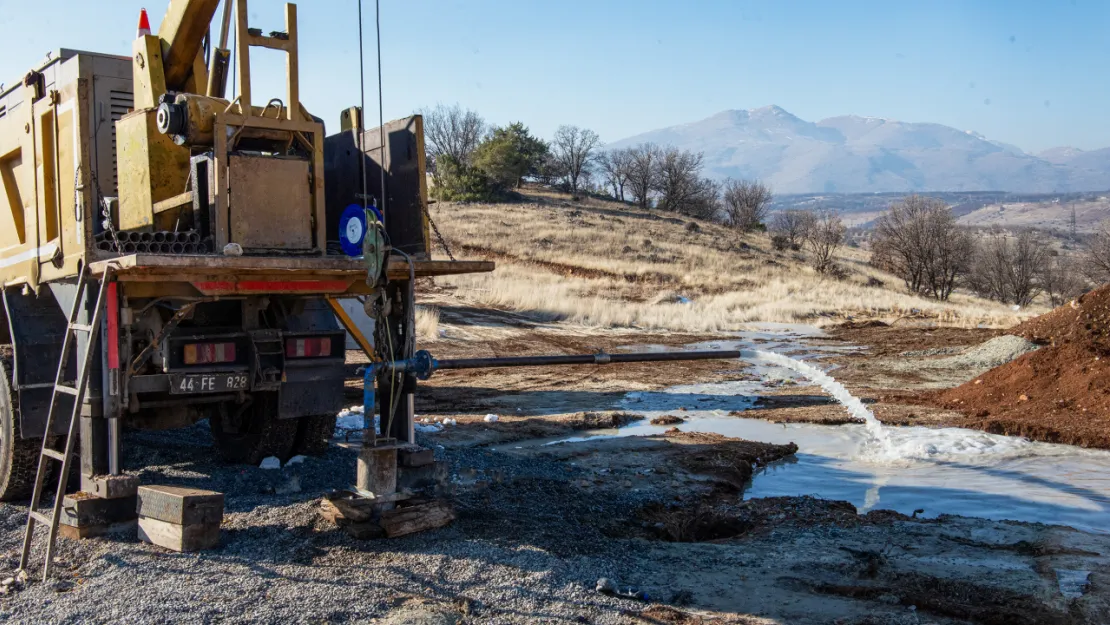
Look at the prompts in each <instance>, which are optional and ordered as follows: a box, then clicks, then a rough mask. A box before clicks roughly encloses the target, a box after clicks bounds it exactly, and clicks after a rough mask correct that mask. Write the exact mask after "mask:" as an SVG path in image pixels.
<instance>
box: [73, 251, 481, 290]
mask: <svg viewBox="0 0 1110 625" xmlns="http://www.w3.org/2000/svg"><path fill="white" fill-rule="evenodd" d="M109 265H112V266H114V274H115V276H116V279H117V280H118V281H119V282H124V283H135V284H132V285H129V286H131V287H132V288H131V289H129V290H133V291H143V292H149V293H150V294H151V295H156V294H157V293H158V292H159V291H166V292H167V294H169V292H174V293H176V292H180V291H181V290H182V289H186V290H189V291H197V292H199V293H200V294H202V295H209V296H211V295H254V294H264V293H303V294H322V295H335V296H343V295H362V294H366V293H368V292H369V288H368V287H367V285H366V267H365V265H363V263H362V261H361V260H358V259H354V258H345V257H320V256H212V255H164V254H131V255H127V256H120V257H118V258H112V259H110V260H102V261H97V262H95V263H92V264H91V265H90V266H89V269H90V271H91V273H92V274H93V275H94V276H100V275H103V273H104V271H105V269H106V268H107V267H108V266H109ZM413 269H414V270H415V274H416V277H417V278H427V277H432V276H448V275H457V274H464V273H483V272H488V271H493V269H494V263H493V262H491V261H482V260H459V261H449V260H415V261H413ZM387 271H388V275H389V278H390V279H391V280H407V279H408V277H409V265H408V262H407V261H406V260H405V259H403V258H400V257H397V256H394V257H391V258H390V259H389V265H388V267H387ZM144 283H145V284H144Z"/></svg>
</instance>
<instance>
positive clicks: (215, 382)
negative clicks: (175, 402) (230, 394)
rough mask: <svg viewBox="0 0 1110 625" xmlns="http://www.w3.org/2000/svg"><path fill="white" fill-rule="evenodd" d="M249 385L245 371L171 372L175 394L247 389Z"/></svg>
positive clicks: (171, 387)
mask: <svg viewBox="0 0 1110 625" xmlns="http://www.w3.org/2000/svg"><path fill="white" fill-rule="evenodd" d="M248 386H249V385H248V379H247V374H245V373H175V374H170V393H173V394H175V395H187V394H194V393H222V392H226V391H245V390H247V387H248Z"/></svg>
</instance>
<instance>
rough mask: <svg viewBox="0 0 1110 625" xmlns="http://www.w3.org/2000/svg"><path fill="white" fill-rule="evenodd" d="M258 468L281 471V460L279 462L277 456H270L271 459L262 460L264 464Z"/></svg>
mask: <svg viewBox="0 0 1110 625" xmlns="http://www.w3.org/2000/svg"><path fill="white" fill-rule="evenodd" d="M258 468H259V469H280V468H281V460H279V459H278V457H277V456H270V457H269V458H263V459H262V464H259V465H258Z"/></svg>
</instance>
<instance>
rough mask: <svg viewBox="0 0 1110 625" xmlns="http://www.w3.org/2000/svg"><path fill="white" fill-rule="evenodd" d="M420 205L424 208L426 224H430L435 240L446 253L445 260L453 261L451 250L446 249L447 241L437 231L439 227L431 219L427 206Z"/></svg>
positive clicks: (453, 256)
mask: <svg viewBox="0 0 1110 625" xmlns="http://www.w3.org/2000/svg"><path fill="white" fill-rule="evenodd" d="M422 205H423V207H424V215H425V216H427V218H428V223H430V224H432V231H433V232H435V234H436V239H438V240H439V244H440V245H441V246H442V247H443V251H444V252H447V258H450V259H451V260H452V261H453V260H455V255H454V254H452V253H451V248H449V247H447V239H444V238H443V234H441V233H440V231H439V226H437V225H436V222H435V220H433V219H432V213H431V212H429V211H428V205H427V204H423V203H422Z"/></svg>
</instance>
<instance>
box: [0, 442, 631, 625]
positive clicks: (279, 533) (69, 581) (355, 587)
mask: <svg viewBox="0 0 1110 625" xmlns="http://www.w3.org/2000/svg"><path fill="white" fill-rule="evenodd" d="M124 449H125V450H126V455H125V460H124V466H125V467H126V466H135V465H136V464H138V463H137V462H136V461H137V459H138V458H140V457H141V458H142V459H143V461H144V462H146V463H149V466H147V467H146V468H145V469H143V470H141V471H140V472H138V474H139V476H140V479H141V480H142V483H144V484H177V485H188V486H193V487H197V488H206V489H211V490H217V491H221V492H224V493H226V494H227V497H226V513H225V520H224V526H223V541H222V545H221V548H220V549H218V550H216V551H211V552H206V553H199V554H177V553H169V552H167V551H165V550H162V549H159V548H156V547H152V546H150V545H145V544H141V543H138V542H135V541H134V539H133V537H132V538H127V539H124V538H119V539H116V540H85V541H70V540H64V539H63V540H59V543H58V546H59V548H58V553H57V558H56V560H55V563H56V569H55V571H56V573H55V575H54V579H53V580H52V581H51V582H50V583H47V584H42V583H34V584H32V585H31V586H30V587H29V588H27V589H26V590H23V591H22V592H19V593H17V594H14V595H9V596H6V597H0V621H3V622H9V623H47V622H50V623H55V622H82V623H108V622H121V621H131V622H137V621H141V622H159V621H170V620H172V621H175V622H187V623H208V622H262V623H301V622H320V621H328V622H358V621H363V620H366V619H370V618H374V617H382V616H385V615H387V614H388V613H390V612H391V611H395V610H397V609H402V608H403V609H404V610H405V611H407V612H412V611H413V610H414V609H416V610H418V611H423V612H429V613H439V612H443V613H444V614H446V615H447V616H443V615H442V614H441V616H442V618H448V617H451V618H455V617H458V616H460V615H461V614H463V613H469V614H471V615H472V616H474V617H476V618H479V619H480V620H481V622H536V620H535V618H536V617H542V619H547V620H553V621H570V622H573V621H575V619H577V618H579V617H582V618H587V619H588V620H589V622H595V623H617V622H627V621H626V620H624V619H623V617H621V616H620V612H621V611H622V610H625V609H631V608H642V607H643V604H642V603H639V602H635V601H630V600H622V599H613V598H609V597H606V596H603V595H600V594H598V593H596V592H594V591H593V587H594V584H595V582H596V580H597V579H598V578H599V577H603V576H607V577H611V578H616V579H619V578H620V576H619V573H620V572H621V569H622V562H626V561H628V559H629V558H630V557H631V556H632V555H633V554H634V552H635V550H636V547H635V545H636V544H637V543H640V544H646V543H644V542H643V541H631V542H628V541H620V542H614V541H611V540H608V539H606V537H605V535H604V534H603V533H602V531H601V529H600V528H599V525H598V524H597V523H595V521H596V520H598V519H609V518H611V519H621V518H625V517H626V516H627V512H628V511H629V510H632V509H635V508H637V507H639V505H641V504H642V503H644V500H643V497H644V496H643V495H642V494H641V493H637V492H633V491H630V492H629V493H628V496H627V497H624V498H619V497H610V498H605V499H600V500H599V499H596V498H595V499H583V498H581V497H576V496H574V494H573V493H569V492H557V491H559V490H566V489H569V488H571V487H570V486H569V484H568V482H569V479H568V478H572V477H573V476H572V475H570V474H568V467H567V465H566V464H565V463H558V462H545V461H543V460H535V461H530V462H520V461H519V460H517V461H512V460H511V459H510V458H508V457H507V456H504V455H501V454H496V453H492V452H489V451H482V450H461V451H459V452H448V457H445V459H446V460H448V461H449V462H451V463H452V464H453V466H463V467H469V469H468V470H467V471H465V472H464V475H456V476H455V481H456V483H455V484H453V487H452V490H454V491H455V495H456V497H457V500H456V501H457V509H458V512H459V520H458V521H457V522H456V523H454V524H453V525H451V526H449V527H447V528H444V529H441V530H436V531H433V532H427V533H423V534H419V535H415V536H411V537H406V538H401V539H395V540H388V541H384V540H379V541H357V540H354V539H351V538H349V537H348V536H347V535H346V534H344V533H342V532H340V531H336V530H334V528H332V527H330V526H329V525H328V524H326V523H324V522H323V521H319V520H318V518H317V514H316V505H317V503H316V502H317V501H318V498H319V497H320V496H321V495H322V494H324V493H326V492H328V491H330V490H333V489H336V488H343V487H346V486H348V485H349V484H350V483H351V482H352V481H353V479H352V478H353V472H354V469H353V468H354V465H355V453H354V452H353V451H350V450H347V449H343V448H339V447H335V446H333V447H332V449H331V450H330V451H329V453H328V454H327V455H326V456H325V457H322V458H310V459H308V460H306V461H305V462H303V463H301V464H298V465H292V466H290V467H287V468H285V469H282V470H278V471H267V470H262V469H258V468H256V467H241V466H227V465H222V464H218V463H216V462H214V461H213V460H212V454H211V449H210V445H209V442H208V435H207V424H206V423H203V422H202V423H200V424H198V425H197V426H194V427H193V428H190V429H186V430H178V431H168V432H133V433H128V434H127V435H126V436H125V439H124ZM439 453H440V454H441V455H443V454H444V453H445V452H444V450H440V451H439ZM501 480H505V481H512V482H513V485H514V487H513V488H512V489H498V488H495V487H494V488H490V485H491V484H495V483H496V482H498V481H501ZM25 520H26V508H25V507H20V506H12V505H0V554H2V560H0V563H2V568H3V570H4V571H8V572H10V571H13V570H14V569H15V568H16V566H17V564H18V550H19V547H20V544H21V539H22V533H23V525H24V522H25ZM35 554H36V556H37V558H36V560H35V561H36V562H38V561H41V557H42V553H41V546H40V545H36V550H35ZM414 605H415V606H417V607H415V608H414V607H413V606H414ZM437 611H438V612H437ZM407 612H406V613H407ZM452 615H453V616H452ZM445 622H446V621H445Z"/></svg>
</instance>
